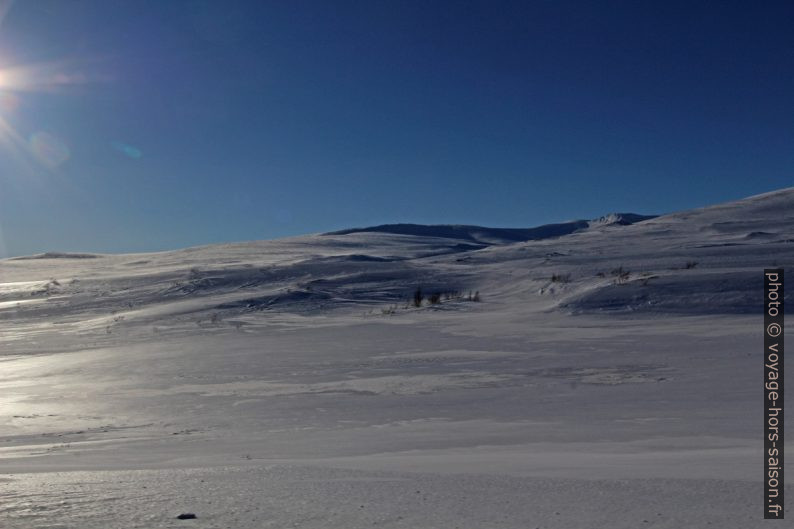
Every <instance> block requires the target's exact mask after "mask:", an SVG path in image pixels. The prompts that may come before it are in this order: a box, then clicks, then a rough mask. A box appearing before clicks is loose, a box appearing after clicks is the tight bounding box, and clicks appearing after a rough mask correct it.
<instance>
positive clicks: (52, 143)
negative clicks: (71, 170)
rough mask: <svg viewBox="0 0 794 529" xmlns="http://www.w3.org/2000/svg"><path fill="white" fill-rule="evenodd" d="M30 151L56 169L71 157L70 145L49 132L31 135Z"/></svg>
mask: <svg viewBox="0 0 794 529" xmlns="http://www.w3.org/2000/svg"><path fill="white" fill-rule="evenodd" d="M29 144H30V152H31V153H32V154H33V156H35V157H36V159H37V160H38V161H39V162H41V163H42V164H43V165H44V166H46V167H49V168H50V169H55V168H56V167H58V166H59V165H61V164H63V163H64V162H65V161H66V160H68V159H69V156H70V155H71V153H70V152H69V147H67V146H66V144H65V143H64V142H63V141H61V139H60V138H58V137H57V136H55V135H53V134H50V133H49V132H43V131H40V132H35V133H33V134H32V135H31V136H30V141H29Z"/></svg>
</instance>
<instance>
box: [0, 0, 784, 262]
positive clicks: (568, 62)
mask: <svg viewBox="0 0 794 529" xmlns="http://www.w3.org/2000/svg"><path fill="white" fill-rule="evenodd" d="M0 5H2V6H3V8H2V9H0V12H3V13H4V15H5V16H4V18H3V20H2V23H1V24H0V253H1V254H2V255H6V256H8V255H21V254H28V253H35V252H42V251H98V252H122V251H148V250H162V249H172V248H179V247H185V246H191V245H197V244H205V243H212V242H220V241H238V240H251V239H267V238H274V237H280V236H286V235H296V234H303V233H311V232H319V231H329V230H334V229H341V228H346V227H353V226H365V225H372V224H381V223H389V222H416V223H457V224H483V225H491V226H511V227H527V226H533V225H537V224H543V223H548V222H556V221H563V220H569V219H572V218H590V217H596V216H600V215H601V214H604V213H607V212H611V211H633V212H637V213H663V212H670V211H675V210H680V209H686V208H690V207H695V206H700V205H705V204H710V203H715V202H719V201H725V200H731V199H736V198H741V197H743V196H747V195H752V194H756V193H761V192H765V191H769V190H773V189H776V188H781V187H789V186H791V185H794V179H792V176H793V173H794V143H793V142H792V140H794V30H792V28H794V3H792V2H790V1H786V2H775V1H768V2H756V3H754V2H746V1H745V2H691V1H687V2H676V1H655V2H644V1H636V0H633V1H626V2H621V1H609V2H607V1H604V2H594V1H588V2H566V1H557V0H555V1H535V2H533V1H529V0H525V1H519V2H504V1H483V2H471V1H465V0H457V1H450V2H442V1H432V0H425V1H421V2H412V1H407V0H395V1H376V0H365V1H358V2H349V1H332V0H325V1H316V2H313V1H302V0H295V1H266V0H253V1H250V2H246V1H233V0H218V1H214V0H213V1H191V2H182V1H177V0H169V1H164V0H154V1H145V0H128V1H119V0H97V1H80V0H75V1H68V2H67V1H62V0H51V1H50V0H24V1H17V2H16V3H12V4H8V3H7V2H5V3H4V2H3V1H2V0H0Z"/></svg>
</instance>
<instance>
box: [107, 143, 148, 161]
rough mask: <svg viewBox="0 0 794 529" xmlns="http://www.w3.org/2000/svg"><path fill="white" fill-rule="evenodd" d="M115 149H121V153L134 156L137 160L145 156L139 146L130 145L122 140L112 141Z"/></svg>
mask: <svg viewBox="0 0 794 529" xmlns="http://www.w3.org/2000/svg"><path fill="white" fill-rule="evenodd" d="M111 145H112V146H113V148H114V149H116V150H117V151H119V152H120V153H121V154H123V155H125V156H128V157H130V158H132V159H133V160H137V159H139V158H141V157H142V156H143V152H142V151H141V150H140V149H139V148H137V147H133V146H132V145H129V144H127V143H124V142H121V141H114V142H112V143H111Z"/></svg>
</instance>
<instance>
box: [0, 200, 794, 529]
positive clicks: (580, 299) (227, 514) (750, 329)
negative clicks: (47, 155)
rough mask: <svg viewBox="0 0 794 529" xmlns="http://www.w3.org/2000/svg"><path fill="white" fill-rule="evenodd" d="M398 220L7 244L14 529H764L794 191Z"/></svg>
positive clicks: (792, 249)
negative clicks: (487, 223)
mask: <svg viewBox="0 0 794 529" xmlns="http://www.w3.org/2000/svg"><path fill="white" fill-rule="evenodd" d="M624 217H625V218H624ZM401 226H402V227H401V228H394V227H388V229H384V228H383V227H376V228H372V229H363V230H362V229H357V230H349V231H345V232H337V233H334V234H318V235H309V236H304V237H294V238H289V239H282V240H275V241H261V242H249V243H239V244H225V245H213V246H206V247H199V248H189V249H184V250H177V251H172V252H161V253H153V254H128V255H87V254H69V253H48V254H42V255H38V256H33V258H15V259H7V260H3V261H0V343H1V344H2V349H0V351H1V352H2V355H1V356H0V366H2V369H0V387H2V388H3V391H2V392H1V393H0V402H2V406H1V407H0V410H2V415H0V469H1V470H0V472H1V473H2V476H0V495H2V498H3V501H2V504H0V524H1V525H2V527H11V528H16V527H80V528H87V527H97V528H98V527H103V528H106V527H140V528H144V527H146V528H152V527H186V526H187V527H242V528H247V527H249V528H254V527H256V528H260V527H274V528H275V527H279V528H282V527H316V528H337V527H338V528H341V527H345V528H358V527H373V526H376V525H377V526H381V527H383V526H385V527H412V528H420V527H428V528H430V527H460V528H476V527H522V528H523V527H544V528H550V527H556V528H579V527H581V528H592V527H610V528H622V527H626V528H629V527H631V528H635V527H638V526H639V527H670V528H673V527H675V528H680V527H705V526H707V525H708V524H711V525H714V526H721V527H726V528H732V527H736V528H740V527H741V528H748V527H761V525H762V523H763V522H762V521H761V512H762V510H761V506H760V504H759V503H760V493H759V490H760V487H761V482H760V479H759V478H760V476H761V469H760V466H761V465H760V461H761V445H760V444H759V440H760V433H761V432H760V427H759V425H760V407H759V404H758V403H759V398H758V394H759V389H760V388H759V387H758V380H759V377H760V375H759V373H760V366H761V365H762V364H761V347H760V343H761V329H760V317H761V312H760V300H761V285H762V274H761V270H762V268H764V267H770V266H784V267H788V266H789V265H790V264H791V263H792V261H794V189H785V190H781V191H777V192H773V193H768V194H765V195H759V196H756V197H750V198H748V199H745V200H742V201H737V202H732V203H729V204H723V205H718V206H713V207H708V208H702V209H697V210H692V211H686V212H680V213H675V214H671V215H665V216H661V217H657V218H651V219H642V218H641V217H637V218H634V217H629V216H625V215H624V216H607V217H605V218H602V219H600V220H598V221H591V222H587V223H585V224H582V225H578V227H577V228H576V229H575V230H572V231H570V232H566V233H564V234H563V233H559V234H554V235H553V236H551V237H544V238H534V237H529V236H527V234H528V233H531V230H527V231H525V232H523V234H520V237H519V234H518V232H512V231H509V232H501V231H499V230H494V229H487V228H476V229H475V228H473V227H442V228H443V229H440V228H439V227H416V226H414V225H401ZM406 226H407V227H406ZM544 233H546V234H550V233H552V232H548V231H546V232H544ZM417 287H421V288H422V290H423V291H424V292H426V293H433V292H439V293H444V294H449V296H446V295H444V296H442V297H441V302H440V303H438V304H436V305H432V306H427V305H424V306H422V307H419V308H417V307H414V306H413V305H412V304H411V303H409V302H408V300H409V299H410V298H411V296H412V294H413V292H414V290H415V289H416V288H417ZM470 291H471V292H477V291H479V293H480V295H481V298H482V301H481V302H474V301H469V299H468V293H469V292H470ZM456 293H461V294H462V295H458V294H456ZM447 297H449V298H450V299H447ZM789 449H791V448H790V447H789ZM183 512H192V513H195V514H196V515H197V518H196V519H195V520H177V519H176V516H177V515H178V514H180V513H183Z"/></svg>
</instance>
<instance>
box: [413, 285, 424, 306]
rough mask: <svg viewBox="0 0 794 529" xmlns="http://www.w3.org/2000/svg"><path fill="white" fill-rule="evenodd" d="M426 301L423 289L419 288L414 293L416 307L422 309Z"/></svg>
mask: <svg viewBox="0 0 794 529" xmlns="http://www.w3.org/2000/svg"><path fill="white" fill-rule="evenodd" d="M424 299H425V295H424V294H423V293H422V289H421V288H419V287H417V288H416V291H415V292H414V299H413V303H414V307H417V308H418V307H421V306H422V301H424Z"/></svg>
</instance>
